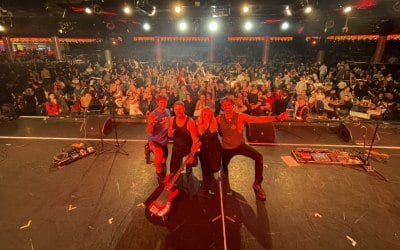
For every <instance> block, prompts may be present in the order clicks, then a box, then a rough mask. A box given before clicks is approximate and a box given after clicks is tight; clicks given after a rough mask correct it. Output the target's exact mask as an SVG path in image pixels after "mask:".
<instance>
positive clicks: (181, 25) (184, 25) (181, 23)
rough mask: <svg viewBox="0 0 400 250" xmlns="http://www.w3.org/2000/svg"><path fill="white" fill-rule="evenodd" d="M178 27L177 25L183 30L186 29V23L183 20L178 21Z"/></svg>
mask: <svg viewBox="0 0 400 250" xmlns="http://www.w3.org/2000/svg"><path fill="white" fill-rule="evenodd" d="M178 27H179V30H181V31H185V30H187V28H188V25H187V23H185V22H180V23H179V26H178Z"/></svg>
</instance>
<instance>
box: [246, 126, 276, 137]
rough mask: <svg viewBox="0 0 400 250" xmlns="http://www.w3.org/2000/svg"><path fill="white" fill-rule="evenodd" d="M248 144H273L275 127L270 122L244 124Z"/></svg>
mask: <svg viewBox="0 0 400 250" xmlns="http://www.w3.org/2000/svg"><path fill="white" fill-rule="evenodd" d="M246 136H247V141H248V142H275V127H274V124H273V123H272V122H266V123H246Z"/></svg>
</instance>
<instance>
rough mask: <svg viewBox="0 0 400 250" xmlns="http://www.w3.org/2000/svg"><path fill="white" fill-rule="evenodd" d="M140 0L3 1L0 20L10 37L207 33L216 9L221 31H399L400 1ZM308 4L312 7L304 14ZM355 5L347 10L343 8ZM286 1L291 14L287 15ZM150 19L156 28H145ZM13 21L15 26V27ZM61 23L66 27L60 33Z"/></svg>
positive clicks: (262, 33) (294, 33) (224, 33)
mask: <svg viewBox="0 0 400 250" xmlns="http://www.w3.org/2000/svg"><path fill="white" fill-rule="evenodd" d="M139 2H143V1H142V0H135V1H133V0H35V1H26V0H0V8H1V9H0V10H1V12H0V22H2V23H3V24H5V25H6V26H7V27H8V30H7V32H6V33H5V34H7V35H8V36H27V35H29V36H41V35H46V36H49V35H59V36H66V37H77V36H80V37H82V36H86V37H113V36H128V37H129V36H137V35H183V33H179V32H178V31H177V28H176V26H177V22H178V21H179V20H181V19H185V20H186V21H187V22H188V23H189V25H190V29H189V31H188V32H187V33H185V35H208V34H209V33H208V31H207V30H206V28H205V27H206V23H207V22H208V20H209V19H210V18H211V16H212V11H213V10H214V14H216V15H218V16H219V17H217V18H215V20H218V21H219V22H220V25H221V27H222V28H221V30H222V31H220V32H219V34H220V35H223V36H236V35H331V34H344V33H348V34H371V33H374V34H376V33H396V32H397V33H400V1H396V0H348V1H345V0H308V1H307V0H250V1H247V3H248V4H249V6H250V10H251V13H249V14H248V15H246V16H244V15H242V14H241V13H240V8H241V6H242V4H243V2H244V1H239V0H181V3H182V6H183V13H182V15H181V16H176V15H174V13H173V11H172V9H173V8H172V3H173V1H167V0H146V2H145V4H146V5H149V6H156V9H157V12H156V14H155V15H154V16H149V15H148V12H146V11H144V9H146V7H144V6H143V5H141V4H138V3H139ZM124 3H130V4H132V6H134V10H133V14H132V15H130V16H127V15H125V14H123V13H122V11H121V10H122V6H123V5H124ZM307 3H308V4H310V5H311V6H313V12H312V13H311V14H309V15H305V14H304V12H303V10H304V7H305V6H306V5H307ZM346 5H351V6H353V10H352V11H351V12H350V14H349V15H348V25H347V26H348V31H347V32H345V31H343V27H344V26H346V25H345V23H346V14H344V13H343V11H342V10H343V7H344V6H346ZM86 6H91V7H92V8H93V7H96V13H95V14H92V15H88V14H86V13H84V8H85V7H86ZM286 6H290V8H291V9H292V16H286V15H285V14H284V10H285V7H286ZM245 20H252V21H253V22H254V23H255V27H254V31H250V32H244V31H243V29H242V23H243V21H245ZM283 21H289V22H290V23H291V24H292V26H291V28H290V29H289V30H286V31H282V30H281V29H280V24H281V23H282V22H283ZM144 22H149V23H150V24H151V25H152V29H151V30H150V31H148V32H145V31H143V29H142V24H143V23H144ZM11 26H12V27H11ZM61 27H63V30H64V32H63V33H62V34H60V33H58V31H59V29H60V28H61Z"/></svg>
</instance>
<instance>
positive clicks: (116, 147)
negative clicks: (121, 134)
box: [99, 100, 129, 155]
mask: <svg viewBox="0 0 400 250" xmlns="http://www.w3.org/2000/svg"><path fill="white" fill-rule="evenodd" d="M109 103H111V105H110V112H111V118H112V119H111V123H112V124H113V128H114V135H115V144H114V145H112V146H113V147H112V148H110V149H106V150H105V149H103V150H101V151H99V154H101V153H109V152H111V153H116V154H117V153H118V154H123V155H129V153H128V152H126V151H125V150H124V149H123V148H122V147H123V146H124V145H125V143H126V140H124V141H123V142H121V143H120V142H119V140H118V132H117V125H116V122H115V106H114V102H113V101H112V100H111V101H110V102H109ZM99 130H100V136H101V146H102V148H103V147H104V142H103V133H102V132H101V127H100V124H99Z"/></svg>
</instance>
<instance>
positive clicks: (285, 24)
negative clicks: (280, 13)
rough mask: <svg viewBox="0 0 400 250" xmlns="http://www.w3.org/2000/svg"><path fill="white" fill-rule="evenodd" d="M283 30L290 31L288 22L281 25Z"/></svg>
mask: <svg viewBox="0 0 400 250" xmlns="http://www.w3.org/2000/svg"><path fill="white" fill-rule="evenodd" d="M281 29H282V30H287V29H289V23H288V22H283V23H282V25H281Z"/></svg>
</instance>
